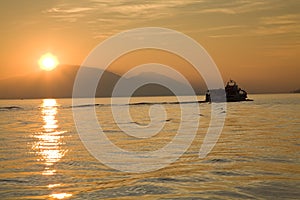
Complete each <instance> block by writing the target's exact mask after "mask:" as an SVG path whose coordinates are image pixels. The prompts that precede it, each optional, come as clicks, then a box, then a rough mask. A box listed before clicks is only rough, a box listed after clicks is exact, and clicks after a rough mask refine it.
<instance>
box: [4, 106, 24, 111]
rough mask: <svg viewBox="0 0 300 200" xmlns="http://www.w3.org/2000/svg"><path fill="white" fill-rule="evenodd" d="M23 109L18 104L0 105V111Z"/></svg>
mask: <svg viewBox="0 0 300 200" xmlns="http://www.w3.org/2000/svg"><path fill="white" fill-rule="evenodd" d="M21 109H23V108H22V107H19V106H4V107H0V111H6V110H21Z"/></svg>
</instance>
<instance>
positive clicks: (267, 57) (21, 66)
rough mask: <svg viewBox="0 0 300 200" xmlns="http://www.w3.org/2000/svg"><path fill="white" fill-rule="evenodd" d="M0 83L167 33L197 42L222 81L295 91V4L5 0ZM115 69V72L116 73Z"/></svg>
mask: <svg viewBox="0 0 300 200" xmlns="http://www.w3.org/2000/svg"><path fill="white" fill-rule="evenodd" d="M0 4H1V6H0V27H1V29H0V32H1V33H0V44H1V45H0V78H5V77H10V76H15V75H19V74H26V73H33V72H35V71H37V70H39V68H38V64H37V62H38V60H39V58H40V56H41V55H43V54H44V53H47V52H51V53H52V54H54V55H56V56H57V58H58V59H59V62H60V63H61V64H71V65H72V64H77V65H78V64H81V62H82V61H83V59H84V58H85V57H86V56H87V55H88V53H89V52H90V51H91V50H92V49H93V48H94V47H95V46H96V45H98V44H99V43H100V42H101V41H103V40H104V39H106V38H108V37H109V36H112V35H114V34H116V33H119V32H121V31H124V30H128V29H132V28H139V27H147V26H156V27H165V28H171V29H174V30H177V31H180V32H183V33H185V34H186V35H188V36H190V37H192V38H193V39H195V40H196V41H198V42H199V43H200V44H201V45H202V46H203V47H204V48H205V49H206V50H207V51H208V53H209V54H210V55H211V56H212V58H213V59H214V61H215V62H216V64H217V66H218V67H219V70H220V71H221V74H222V76H223V78H224V81H226V80H228V79H229V78H233V79H234V80H236V81H237V82H238V83H240V85H241V86H242V87H244V88H246V89H248V90H249V91H250V92H288V91H291V90H294V89H297V88H300V79H299V78H298V76H299V74H300V73H299V72H300V58H299V55H300V23H299V22H300V14H299V10H300V1H297V0H287V1H281V0H272V1H269V0H244V1H229V0H228V1H227V0H218V1H210V0H202V1H197V2H196V1H189V0H186V1H176V0H171V1H168V2H161V1H156V2H152V3H143V1H108V0H107V1H101V0H87V1H79V0H72V1H71V0H70V1H68V0H66V1H60V0H53V1H39V0H26V1H17V0H11V1H2V2H1V3H0ZM116 71H118V69H116Z"/></svg>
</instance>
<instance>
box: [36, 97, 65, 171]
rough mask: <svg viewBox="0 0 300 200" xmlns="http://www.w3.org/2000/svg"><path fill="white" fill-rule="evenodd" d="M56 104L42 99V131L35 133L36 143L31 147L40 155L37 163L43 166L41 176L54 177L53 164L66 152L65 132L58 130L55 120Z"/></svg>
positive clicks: (51, 100) (53, 101)
mask: <svg viewBox="0 0 300 200" xmlns="http://www.w3.org/2000/svg"><path fill="white" fill-rule="evenodd" d="M57 106H58V104H57V102H56V100H55V99H44V100H43V104H42V106H41V108H42V110H41V113H42V118H43V122H44V124H43V131H42V132H39V133H36V134H35V136H34V137H35V138H36V139H37V141H36V142H35V143H34V145H33V147H32V148H33V149H34V150H35V151H36V152H37V153H38V154H39V155H40V158H39V159H38V161H42V162H43V163H44V165H45V168H44V171H43V173H42V174H43V175H54V174H55V173H56V170H55V169H54V164H55V163H57V162H58V161H59V160H60V159H61V158H62V157H63V156H64V155H65V153H66V152H67V150H65V149H63V148H62V146H63V142H62V139H63V137H64V136H63V133H65V131H59V130H58V128H59V127H58V124H57V120H56V114H57Z"/></svg>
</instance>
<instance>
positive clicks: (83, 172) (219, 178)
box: [0, 94, 300, 200]
mask: <svg viewBox="0 0 300 200" xmlns="http://www.w3.org/2000/svg"><path fill="white" fill-rule="evenodd" d="M202 98H203V97H199V99H202ZM251 98H253V99H255V101H253V102H240V103H228V104H227V111H226V114H227V116H226V122H225V126H224V129H223V132H222V134H221V136H220V138H219V140H218V143H217V144H216V146H215V147H214V149H213V150H212V151H211V152H210V154H209V155H208V156H207V157H205V158H203V159H200V158H199V157H198V153H199V148H200V146H201V144H202V141H203V137H204V135H205V134H206V131H207V128H208V125H209V121H210V107H211V105H210V104H206V103H204V104H200V113H196V112H192V113H191V114H190V115H191V118H193V115H197V116H200V125H199V128H198V132H197V136H196V138H195V140H194V142H193V143H192V145H191V146H190V148H189V149H188V150H187V152H186V153H184V154H183V155H182V156H181V157H180V158H179V159H178V160H177V161H176V162H175V163H173V164H170V165H168V166H166V167H165V168H163V169H160V170H156V171H153V172H147V173H126V172H122V171H117V170H115V169H111V168H109V167H107V166H106V165H104V164H102V163H100V162H99V161H98V160H97V159H95V158H94V157H93V156H91V155H90V154H89V153H88V151H87V150H86V149H85V147H84V146H83V144H82V142H81V140H80V139H79V136H78V134H77V131H76V128H75V126H74V122H73V115H72V107H71V99H56V100H42V99H40V100H1V101H0V145H1V146H0V172H1V173H0V198H1V199H139V200H140V199H141V198H142V199H299V197H300V154H299V152H300V151H299V150H300V113H299V111H300V95H299V94H280V95H251ZM174 101H176V99H175V98H174V97H155V98H134V99H133V102H174ZM108 102H109V99H97V102H96V103H99V105H97V106H96V112H97V117H98V119H99V122H100V123H101V126H102V128H103V130H104V132H105V133H106V135H107V137H108V138H109V139H110V140H111V141H112V142H113V143H114V144H116V145H117V146H119V147H120V148H123V149H127V150H128V151H152V150H156V149H159V148H162V147H164V145H166V144H168V143H169V142H170V141H172V138H173V137H174V134H175V133H176V130H177V129H178V126H179V123H180V110H179V106H178V105H177V104H163V106H164V107H165V109H166V111H167V114H168V115H167V118H166V120H165V122H166V123H165V127H164V128H163V129H162V131H161V132H160V133H159V134H157V135H155V136H153V137H152V138H148V139H136V138H133V137H132V136H128V135H126V134H124V133H123V132H122V131H120V129H119V127H118V126H117V125H116V124H115V123H114V120H113V117H112V115H111V111H110V110H111V106H108V105H107V103H108ZM186 105H187V106H189V107H191V108H193V106H195V103H190V104H186ZM150 106H151V104H133V105H131V106H130V112H131V114H132V120H131V121H124V123H125V124H126V123H128V124H130V123H136V124H142V125H147V124H148V123H149V116H148V111H149V107H150ZM80 109H88V106H87V107H86V108H85V107H82V108H80ZM191 123H192V120H191Z"/></svg>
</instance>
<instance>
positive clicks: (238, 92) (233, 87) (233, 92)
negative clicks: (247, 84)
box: [205, 79, 253, 102]
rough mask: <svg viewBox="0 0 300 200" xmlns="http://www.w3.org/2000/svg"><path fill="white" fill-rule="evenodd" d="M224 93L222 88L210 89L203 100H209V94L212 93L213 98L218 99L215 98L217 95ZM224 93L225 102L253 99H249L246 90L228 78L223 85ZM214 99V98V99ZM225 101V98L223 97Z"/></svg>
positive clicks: (210, 99)
mask: <svg viewBox="0 0 300 200" xmlns="http://www.w3.org/2000/svg"><path fill="white" fill-rule="evenodd" d="M222 91H223V95H224V90H222V89H218V90H211V91H209V90H208V91H207V92H206V95H205V101H206V102H211V101H212V98H211V95H212V93H213V94H214V96H215V97H214V98H215V99H220V98H217V97H218V96H220V95H222ZM225 94H226V101H227V102H238V101H253V100H251V99H248V97H247V92H246V91H245V90H243V89H241V88H240V87H239V86H238V84H237V83H236V82H235V81H234V80H231V79H230V80H229V81H228V82H227V84H226V86H225ZM214 101H215V100H214ZM224 101H225V99H224Z"/></svg>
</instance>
